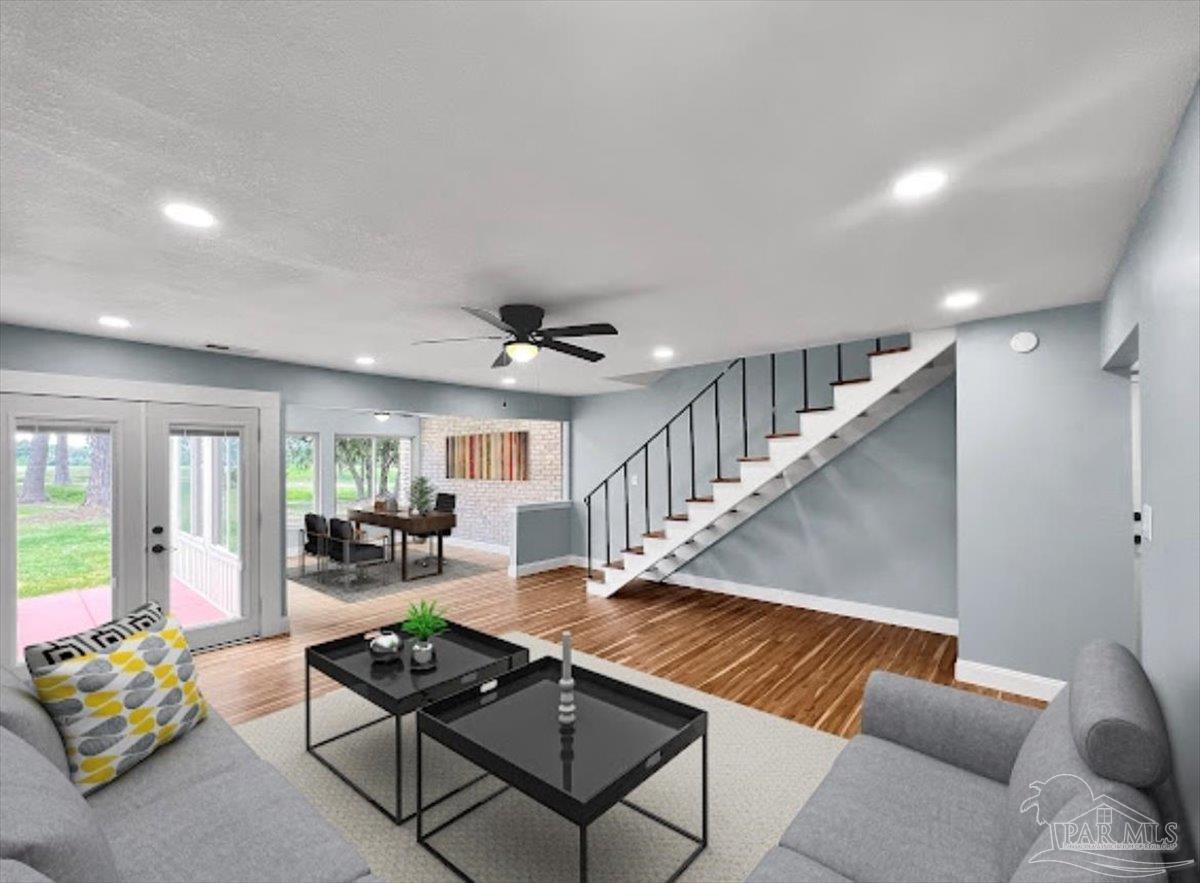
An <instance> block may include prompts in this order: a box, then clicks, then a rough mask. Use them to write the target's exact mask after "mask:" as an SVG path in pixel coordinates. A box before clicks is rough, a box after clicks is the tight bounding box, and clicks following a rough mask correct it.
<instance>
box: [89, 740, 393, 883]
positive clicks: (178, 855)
mask: <svg viewBox="0 0 1200 883" xmlns="http://www.w3.org/2000/svg"><path fill="white" fill-rule="evenodd" d="M105 831H106V833H107V834H108V838H109V841H110V842H111V843H112V848H113V853H114V854H115V855H116V856H117V865H118V868H119V869H120V871H121V874H122V876H123V878H124V879H125V880H133V881H136V880H146V881H150V880H153V881H159V883H171V881H195V883H201V881H204V883H207V881H211V880H237V881H240V883H255V881H276V880H289V881H291V880H295V881H323V883H334V881H336V883H347V881H352V880H357V879H359V878H360V877H363V876H365V875H367V874H369V873H370V870H369V869H368V868H367V865H366V863H365V862H364V861H363V859H362V858H361V857H360V856H359V855H358V853H357V852H356V851H355V849H354V848H353V847H352V846H351V845H350V844H349V843H348V842H346V840H345V839H343V838H342V836H341V835H340V834H339V833H338V832H337V831H336V830H334V829H333V828H332V827H331V826H330V825H329V824H328V823H327V822H326V821H325V820H324V819H323V818H321V816H320V815H318V814H317V811H316V810H315V809H314V808H313V807H312V805H311V804H310V803H309V802H308V801H307V800H306V799H305V798H304V796H303V795H302V794H301V793H300V792H299V791H297V790H296V789H295V788H294V787H293V786H292V785H290V784H289V783H288V782H287V781H286V780H285V779H284V778H283V777H282V776H281V775H280V774H279V773H278V772H276V771H275V770H274V769H273V768H272V767H271V766H269V765H268V764H266V763H265V762H263V761H261V760H253V761H247V762H245V763H240V764H238V765H237V766H235V767H233V768H232V769H230V770H227V771H225V772H222V773H218V774H216V775H213V776H210V777H207V778H204V779H202V780H200V781H196V782H192V783H190V784H188V785H186V786H183V787H180V788H179V789H177V790H176V791H174V792H165V793H163V794H162V795H161V796H160V797H159V799H158V800H154V801H152V802H150V803H144V804H137V803H131V804H130V805H128V806H126V807H125V811H124V812H123V813H119V814H118V813H115V812H114V813H111V814H109V815H108V816H106V819H105ZM148 843H150V844H161V846H158V847H156V848H148Z"/></svg>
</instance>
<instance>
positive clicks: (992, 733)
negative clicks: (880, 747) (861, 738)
mask: <svg viewBox="0 0 1200 883" xmlns="http://www.w3.org/2000/svg"><path fill="white" fill-rule="evenodd" d="M1039 714H1040V712H1038V711H1037V710H1036V709H1033V708H1029V707H1027V706H1024V705H1015V704H1013V703H1011V702H1005V701H1003V700H1001V699H989V698H988V697H986V696H980V695H978V694H976V693H968V692H966V691H965V690H958V689H955V688H954V687H943V686H940V685H938V684H931V683H929V682H928V681H920V680H916V679H914V678H906V677H902V676H901V675H894V674H891V673H889V672H883V671H876V672H872V673H871V676H870V677H869V678H868V679H867V689H866V695H865V697H864V698H863V719H862V731H863V733H864V734H865V735H868V736H875V737H877V738H880V739H887V740H888V741H891V742H895V743H897V744H899V745H903V746H905V747H906V748H911V749H913V750H914V751H919V752H921V753H922V754H926V755H928V756H930V757H933V758H936V759H937V760H941V761H944V762H945V763H948V764H952V765H953V766H956V767H960V768H962V769H965V770H969V771H971V772H973V773H977V774H978V775H981V776H987V777H988V778H989V779H995V780H996V781H997V782H1003V783H1005V784H1007V783H1008V778H1009V775H1010V774H1011V773H1012V767H1013V763H1014V762H1015V761H1016V759H1017V752H1018V751H1020V750H1021V745H1022V744H1023V743H1024V742H1025V737H1026V736H1027V735H1028V734H1029V730H1030V728H1031V727H1032V726H1033V723H1034V721H1036V720H1037V718H1038V715H1039Z"/></svg>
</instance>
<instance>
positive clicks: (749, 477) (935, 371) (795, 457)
mask: <svg viewBox="0 0 1200 883" xmlns="http://www.w3.org/2000/svg"><path fill="white" fill-rule="evenodd" d="M953 347H954V330H953V329H938V330H935V331H925V332H916V333H913V334H912V335H910V336H908V338H907V340H906V341H905V342H904V343H898V344H891V343H887V344H885V343H883V342H882V339H881V338H876V339H875V341H874V346H873V347H872V348H871V350H870V352H868V353H867V355H868V357H869V358H868V363H869V371H868V373H867V376H864V377H843V376H842V374H843V371H842V362H843V358H842V345H838V346H837V372H836V375H835V377H834V379H833V380H832V381H831V382H830V383H829V385H830V386H831V387H832V392H833V399H832V405H831V406H830V405H812V406H810V404H809V402H810V391H811V389H810V388H811V386H812V384H810V382H809V379H808V373H809V371H808V368H809V351H808V350H804V351H802V353H801V355H802V358H803V365H804V372H803V375H804V390H803V401H802V403H801V405H802V406H801V408H800V409H799V410H798V415H799V421H798V424H797V425H796V429H795V430H780V429H779V426H778V423H779V421H778V419H777V415H776V366H775V356H774V355H772V356H771V357H770V396H771V399H770V401H771V406H770V407H771V414H770V424H771V433H770V434H769V435H767V437H766V449H767V453H766V455H765V456H749V454H750V447H749V439H748V437H747V435H748V429H747V427H748V426H749V420H748V417H747V389H746V386H747V373H748V372H747V365H746V360H745V359H744V358H742V359H737V360H735V361H733V362H731V363H730V364H729V366H728V367H726V369H725V370H724V371H723V372H722V373H721V374H719V375H718V376H717V377H716V378H715V379H714V380H713V381H711V382H710V383H709V384H708V385H707V386H706V387H704V389H702V390H701V391H700V392H699V393H697V394H696V396H694V397H693V398H692V400H691V401H690V402H689V403H688V404H687V405H685V406H684V407H683V408H682V409H680V410H679V411H678V412H676V414H675V415H674V416H673V417H672V418H671V419H670V420H668V421H667V423H665V424H664V425H663V426H662V427H661V428H660V429H659V430H658V431H657V432H656V433H655V434H654V435H652V436H651V437H650V438H649V439H647V441H646V442H645V443H644V444H643V445H641V446H640V447H639V448H638V449H637V450H635V451H634V453H633V454H632V455H630V456H629V457H628V458H627V459H626V460H625V461H624V462H623V463H622V464H621V465H619V466H618V467H617V468H616V469H614V470H613V471H612V472H611V473H609V475H608V476H607V477H606V478H605V479H604V481H602V482H601V483H600V484H598V485H597V486H596V487H595V488H594V489H593V490H592V491H591V493H589V494H587V496H585V497H584V502H585V505H586V509H587V560H588V580H587V590H588V592H589V593H590V594H593V595H600V596H608V595H613V594H615V593H616V592H617V591H618V590H619V589H621V587H622V586H624V585H626V584H627V583H629V582H631V581H633V580H635V579H648V580H658V581H661V580H664V579H666V578H667V577H669V576H670V575H671V574H672V573H674V572H675V571H676V570H678V569H679V568H681V567H683V566H684V565H685V564H687V562H688V561H690V560H692V559H693V558H695V557H696V556H697V555H699V554H700V553H701V552H703V551H704V550H705V549H707V548H708V547H709V546H711V545H712V544H713V543H715V542H717V541H718V540H719V539H721V537H723V536H725V535H726V534H728V533H730V532H731V531H733V530H736V529H737V528H738V526H739V525H741V524H742V523H744V522H745V521H747V520H749V519H751V518H753V517H754V515H755V514H756V513H757V512H759V511H760V510H761V509H763V508H764V507H766V506H767V505H769V504H770V503H771V502H773V501H774V500H776V499H777V498H779V497H780V496H782V495H783V494H784V493H786V492H787V491H788V490H790V489H791V488H792V487H794V486H796V485H797V484H799V483H800V482H801V481H803V480H804V479H805V478H807V477H808V476H809V475H811V474H812V473H814V472H816V471H817V470H818V469H820V468H821V467H822V466H824V465H825V464H826V463H828V462H830V461H831V460H833V459H834V458H835V457H837V456H838V455H839V454H841V453H842V452H843V451H845V450H847V449H849V448H850V447H851V446H853V445H854V444H855V443H856V442H858V441H859V440H860V439H862V438H864V437H865V436H867V435H868V434H870V433H871V432H872V431H874V430H875V429H876V428H877V427H878V426H880V425H882V424H883V423H885V422H886V421H887V420H889V419H891V418H892V417H893V416H895V415H896V414H898V413H899V412H900V411H902V410H904V408H906V407H908V405H909V404H911V403H912V402H914V401H915V400H916V399H918V398H919V397H920V396H922V395H924V394H925V393H926V392H928V391H929V390H931V389H933V388H934V387H935V386H937V385H938V384H940V383H941V382H942V381H943V380H945V379H946V378H947V377H949V376H950V375H951V374H953V373H954V351H953ZM739 377H740V382H741V408H740V410H741V415H740V430H741V438H740V441H741V449H742V456H740V457H738V468H737V475H736V476H734V475H728V476H727V475H723V474H721V473H722V470H721V466H720V462H721V455H720V452H721V451H722V450H723V448H722V442H721V431H722V427H723V424H722V420H721V415H720V405H721V389H722V387H721V383H722V381H724V382H725V383H726V386H728V385H729V384H730V383H737V382H738V380H739ZM710 392H711V393H712V396H711V397H712V400H713V404H712V408H713V410H714V418H715V419H714V421H713V426H714V429H715V432H716V439H715V448H714V450H715V451H716V452H718V453H717V456H716V462H717V464H718V465H717V470H716V471H717V473H718V474H717V476H716V477H715V478H714V479H713V480H712V481H711V490H710V493H709V495H708V496H697V493H696V477H695V472H696V466H695V447H696V429H695V423H696V413H697V409H698V408H699V407H700V404H699V403H700V400H701V398H702V397H705V396H706V395H707V394H708V393H710ZM705 407H706V408H707V407H708V406H707V404H705ZM735 411H736V409H735ZM685 418H686V425H687V441H688V447H689V452H688V455H686V456H687V457H688V459H689V462H690V466H691V471H692V475H691V482H690V488H691V492H690V493H691V495H690V496H689V497H688V498H687V499H686V500H685V501H684V504H683V506H682V508H679V509H678V510H677V508H676V506H675V504H674V500H673V499H672V496H673V493H674V483H673V476H672V470H673V469H674V470H676V476H677V475H678V470H680V469H682V470H684V471H685V472H686V469H687V464H684V463H680V462H679V461H680V460H683V459H684V457H685V455H683V454H681V453H680V452H679V451H678V450H676V451H675V452H674V455H673V452H672V445H671V442H672V434H673V432H672V426H673V425H679V426H682V424H683V423H684V420H685ZM726 423H728V415H727V418H726ZM681 432H682V430H681V429H680V430H677V431H676V432H675V434H680V433H681ZM660 438H661V439H662V440H663V442H664V443H665V460H664V463H665V470H666V483H667V487H668V496H667V499H666V510H667V512H666V515H665V517H664V518H663V519H662V520H661V521H660V522H659V524H660V526H659V527H658V528H657V529H654V530H651V529H650V527H651V518H650V496H649V494H650V487H649V486H650V481H649V471H650V446H651V445H652V444H655V443H656V440H658V439H660ZM728 441H729V439H728V435H727V437H726V443H727V444H728ZM679 447H680V445H678V444H677V445H676V448H679ZM631 464H632V465H634V466H635V468H636V467H637V466H638V465H640V466H641V468H642V470H643V473H642V474H643V482H644V484H645V488H644V493H645V516H644V525H645V527H646V528H647V530H646V532H645V533H644V534H643V535H642V537H641V539H640V540H639V541H638V543H637V544H636V545H634V544H632V540H629V541H627V544H626V548H624V549H623V550H622V551H621V552H620V557H619V558H617V557H614V556H613V555H612V554H611V549H612V534H613V533H614V532H617V533H618V535H620V534H619V524H618V530H617V531H614V530H613V518H614V513H613V512H611V511H610V502H611V494H610V487H609V485H610V483H611V482H614V481H619V482H621V488H622V489H623V495H622V501H623V508H624V536H625V537H629V530H630V499H631V498H630V477H629V476H630V466H631ZM618 476H620V478H618ZM601 508H602V509H603V515H604V520H603V527H604V547H603V549H599V550H598V551H600V552H602V553H603V558H602V560H603V562H604V563H603V564H602V565H601V566H600V567H598V568H597V567H595V566H594V563H593V562H595V560H596V559H595V558H594V557H593V518H594V516H598V515H599V510H600V509H601ZM594 509H595V510H596V512H593V510H594ZM616 514H617V516H618V521H619V512H618V513H616ZM596 545H599V544H598V543H596Z"/></svg>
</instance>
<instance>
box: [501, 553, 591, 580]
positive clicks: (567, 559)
mask: <svg viewBox="0 0 1200 883" xmlns="http://www.w3.org/2000/svg"><path fill="white" fill-rule="evenodd" d="M571 566H577V567H583V556H581V555H562V556H560V557H558V558H545V559H543V560H542V561H529V562H527V563H525V564H513V563H512V562H511V561H510V562H508V575H509V576H530V575H531V574H534V573H545V572H546V571H547V570H558V568H560V567H571Z"/></svg>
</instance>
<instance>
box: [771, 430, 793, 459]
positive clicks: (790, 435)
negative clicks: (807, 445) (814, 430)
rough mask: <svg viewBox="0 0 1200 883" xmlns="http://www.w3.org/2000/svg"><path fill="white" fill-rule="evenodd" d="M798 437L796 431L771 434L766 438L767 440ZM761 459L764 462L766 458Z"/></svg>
mask: <svg viewBox="0 0 1200 883" xmlns="http://www.w3.org/2000/svg"><path fill="white" fill-rule="evenodd" d="M799 437H800V432H799V430H797V431H796V432H772V433H771V434H770V435H768V436H767V438H799ZM763 459H764V460H765V459H767V458H766V457H764V458H763Z"/></svg>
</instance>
